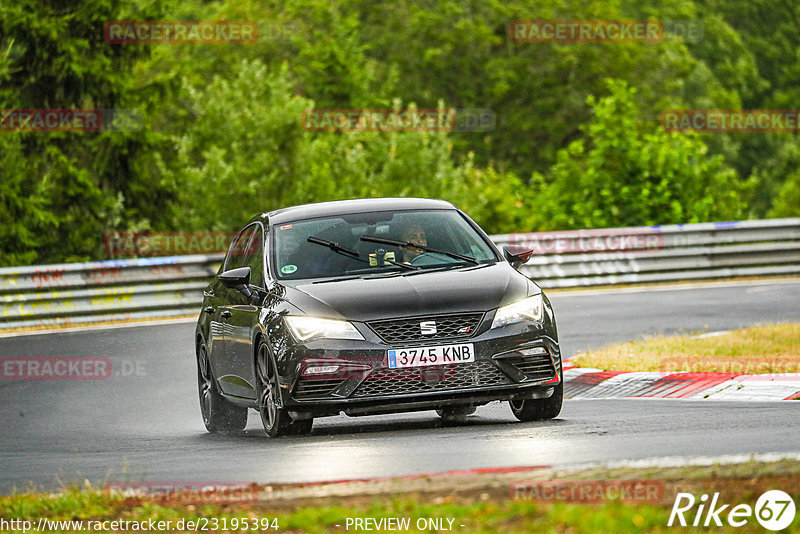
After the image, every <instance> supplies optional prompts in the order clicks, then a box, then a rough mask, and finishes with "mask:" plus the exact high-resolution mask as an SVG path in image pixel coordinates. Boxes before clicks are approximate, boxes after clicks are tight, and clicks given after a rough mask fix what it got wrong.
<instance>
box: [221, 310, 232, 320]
mask: <svg viewBox="0 0 800 534" xmlns="http://www.w3.org/2000/svg"><path fill="white" fill-rule="evenodd" d="M231 315H233V313H231V312H229V311H228V310H225V311H224V312H222V313H220V314H219V316H220V317H222V318H223V319H227V318H228V317H230V316H231Z"/></svg>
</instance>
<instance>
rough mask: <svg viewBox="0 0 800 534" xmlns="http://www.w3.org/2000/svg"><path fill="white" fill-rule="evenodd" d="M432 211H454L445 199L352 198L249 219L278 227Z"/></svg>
mask: <svg viewBox="0 0 800 534" xmlns="http://www.w3.org/2000/svg"><path fill="white" fill-rule="evenodd" d="M434 209H437V210H441V209H449V210H455V209H457V208H456V207H455V206H454V205H453V204H451V203H450V202H447V201H445V200H433V199H429V198H356V199H351V200H334V201H331V202H317V203H315V204H303V205H301V206H292V207H289V208H281V209H278V210H274V211H270V212H268V213H262V214H261V215H259V216H256V217H254V218H253V220H261V221H264V222H267V221H265V219H269V221H268V222H269V224H282V223H285V222H290V221H297V220H302V219H313V218H315V217H326V216H333V215H349V214H352V213H367V212H370V211H391V210H434Z"/></svg>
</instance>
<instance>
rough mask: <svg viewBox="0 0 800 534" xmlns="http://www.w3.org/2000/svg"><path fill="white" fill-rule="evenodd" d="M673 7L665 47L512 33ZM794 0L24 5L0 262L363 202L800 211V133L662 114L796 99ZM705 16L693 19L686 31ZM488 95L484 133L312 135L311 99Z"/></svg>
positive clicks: (14, 19)
mask: <svg viewBox="0 0 800 534" xmlns="http://www.w3.org/2000/svg"><path fill="white" fill-rule="evenodd" d="M647 18H650V19H658V20H661V21H663V22H665V27H666V28H667V32H666V34H665V36H664V39H663V40H661V41H660V42H656V43H633V42H629V43H522V42H511V41H510V40H509V38H508V34H507V25H508V23H509V22H510V21H512V20H517V19H523V20H533V19H573V20H574V19H647ZM223 19H227V20H231V21H236V20H253V21H256V22H257V23H258V28H259V39H258V41H257V42H256V43H253V44H135V45H134V44H110V43H108V42H106V41H105V40H104V38H103V25H104V23H105V22H108V21H114V20H223ZM799 25H800V4H798V3H796V2H794V1H792V0H777V1H772V2H769V3H767V2H763V1H754V2H747V3H739V2H733V3H731V2H725V1H723V0H665V1H660V2H641V1H636V2H633V1H631V0H611V1H605V0H603V1H601V0H589V1H586V0H547V1H543V2H542V1H537V2H534V1H532V0H436V1H433V0H422V1H419V0H418V1H410V0H397V1H394V2H374V1H372V0H369V1H368V0H292V1H290V2H278V1H275V0H246V1H239V0H220V1H217V2H207V1H204V0H186V1H181V2H178V1H177V0H128V1H127V2H124V1H122V0H88V1H85V2H40V1H38V0H17V1H15V2H5V3H3V4H2V5H0V110H9V109H37V108H59V109H67V108H83V109H115V110H125V111H126V112H129V113H131V114H132V115H131V116H133V117H134V118H135V120H134V121H133V124H131V125H129V126H128V127H124V128H114V129H106V130H103V131H100V132H24V131H23V132H19V131H12V130H11V129H8V128H0V265H18V264H27V263H47V262H60V261H72V260H81V259H92V258H94V259H97V258H102V257H103V256H104V253H103V245H102V242H103V235H104V234H105V233H106V232H111V231H118V230H135V231H139V230H148V229H151V230H222V231H227V230H234V229H236V228H238V227H240V226H241V224H242V223H243V222H244V221H245V220H246V219H248V218H249V217H250V216H251V215H253V214H255V213H258V212H262V211H267V210H270V209H274V208H278V207H281V206H285V205H290V204H296V203H301V202H313V201H321V200H331V199H339V198H351V197H363V196H368V197H369V196H390V195H398V196H423V197H438V198H444V199H447V200H450V201H452V202H454V203H455V204H457V205H458V206H460V207H462V208H463V209H465V210H466V211H467V212H468V213H470V214H471V215H472V216H473V217H474V218H475V219H476V220H477V221H478V222H479V223H480V224H482V225H484V227H485V228H486V229H487V230H488V231H489V232H492V233H504V232H511V231H519V230H537V229H568V228H592V227H595V228H596V227H608V226H626V225H641V224H667V223H684V222H694V221H707V220H730V219H738V218H747V217H765V216H767V217H784V216H798V215H800V171H798V168H800V167H799V165H800V142H799V141H798V140H797V137H796V135H793V134H787V133H784V134H781V133H759V134H746V133H730V134H696V133H686V132H680V133H674V132H671V133H668V132H664V131H663V129H661V128H660V127H659V114H660V113H661V111H663V110H665V109H792V108H796V104H795V103H796V102H798V101H800V99H798V97H800V83H798V82H800V64H799V63H798V62H797V61H796V59H797V53H798V50H800V35H798V34H797V32H796V31H795V29H796V28H797V27H798V26H799ZM687 28H688V29H691V31H686V32H684V31H683V30H684V29H687ZM311 108H315V109H324V108H380V109H398V110H401V109H415V108H420V109H442V108H447V109H449V108H457V109H463V108H480V109H490V110H492V111H493V112H494V113H495V116H496V119H497V121H496V126H495V128H494V129H492V130H490V131H480V132H478V131H474V132H470V131H467V132H435V131H434V132H419V131H400V132H375V131H361V132H313V131H308V130H306V129H304V128H303V127H302V125H301V115H302V113H303V112H304V111H305V110H307V109H311Z"/></svg>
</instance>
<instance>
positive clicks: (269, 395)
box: [256, 341, 314, 438]
mask: <svg viewBox="0 0 800 534" xmlns="http://www.w3.org/2000/svg"><path fill="white" fill-rule="evenodd" d="M256 379H257V382H258V412H259V414H260V415H261V424H263V425H264V431H265V432H266V433H267V436H269V437H271V438H277V437H280V436H300V435H305V434H309V433H310V432H311V427H312V426H313V425H314V420H313V419H298V420H293V419H292V418H291V416H290V415H289V413H288V412H287V411H286V410H285V409H284V408H283V407H282V406H281V404H282V402H281V399H280V391H279V387H280V385H279V380H278V368H277V366H276V365H275V360H274V359H273V358H272V351H271V350H270V349H269V345H267V344H266V342H264V341H261V342H260V343H259V345H258V351H257V352H256Z"/></svg>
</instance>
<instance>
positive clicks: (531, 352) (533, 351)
mask: <svg viewBox="0 0 800 534" xmlns="http://www.w3.org/2000/svg"><path fill="white" fill-rule="evenodd" d="M519 353H520V354H522V355H523V356H544V355H546V354H547V349H546V348H544V347H532V348H530V349H522V350H521V351H519Z"/></svg>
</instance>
